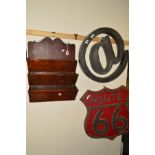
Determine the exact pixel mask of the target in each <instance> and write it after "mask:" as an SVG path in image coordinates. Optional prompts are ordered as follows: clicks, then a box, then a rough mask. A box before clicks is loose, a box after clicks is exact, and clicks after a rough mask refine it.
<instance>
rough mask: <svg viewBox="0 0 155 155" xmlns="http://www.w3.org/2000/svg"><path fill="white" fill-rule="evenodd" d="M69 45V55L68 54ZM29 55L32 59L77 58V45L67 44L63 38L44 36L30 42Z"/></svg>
mask: <svg viewBox="0 0 155 155" xmlns="http://www.w3.org/2000/svg"><path fill="white" fill-rule="evenodd" d="M67 47H68V51H69V55H66V50H67ZM28 57H29V58H31V59H52V60H53V59H54V60H55V59H57V60H75V45H74V44H65V43H64V42H63V41H62V40H61V39H59V38H56V39H54V40H52V39H51V38H48V37H46V38H44V39H43V40H41V41H39V42H36V41H33V42H32V41H29V42H28Z"/></svg>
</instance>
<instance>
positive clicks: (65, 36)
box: [26, 29, 129, 45]
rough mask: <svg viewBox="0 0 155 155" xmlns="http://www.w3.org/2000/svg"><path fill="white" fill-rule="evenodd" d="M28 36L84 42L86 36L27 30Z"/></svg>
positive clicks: (127, 42)
mask: <svg viewBox="0 0 155 155" xmlns="http://www.w3.org/2000/svg"><path fill="white" fill-rule="evenodd" d="M26 34H27V35H32V36H45V37H55V38H61V39H72V40H84V38H85V37H86V36H84V35H79V34H76V35H77V38H76V35H75V34H67V33H59V32H48V31H40V30H33V29H27V30H26ZM100 40H101V39H100V38H99V37H96V38H94V39H93V41H94V42H99V41H100ZM111 42H112V43H113V44H115V42H114V40H113V39H111ZM124 44H125V45H129V41H128V40H124Z"/></svg>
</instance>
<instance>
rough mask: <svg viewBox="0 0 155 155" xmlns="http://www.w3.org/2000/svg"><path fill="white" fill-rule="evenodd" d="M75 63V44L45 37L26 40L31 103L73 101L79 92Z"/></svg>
mask: <svg viewBox="0 0 155 155" xmlns="http://www.w3.org/2000/svg"><path fill="white" fill-rule="evenodd" d="M76 65H77V61H76V60H75V45H74V44H65V43H64V42H63V41H62V40H61V39H58V38H56V39H54V40H52V39H50V38H48V37H46V38H44V39H43V40H41V41H39V42H36V41H33V42H32V41H30V42H28V58H27V66H28V71H29V73H28V81H29V85H30V87H29V91H28V93H29V100H30V102H46V101H64V100H74V99H75V98H76V95H77V92H78V89H77V88H76V86H75V83H76V81H77V78H78V74H76V73H75V70H76Z"/></svg>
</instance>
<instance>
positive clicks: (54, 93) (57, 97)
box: [29, 86, 78, 102]
mask: <svg viewBox="0 0 155 155" xmlns="http://www.w3.org/2000/svg"><path fill="white" fill-rule="evenodd" d="M77 92H78V89H77V88H76V87H75V86H73V87H71V86H70V87H69V88H64V86H62V87H57V86H56V88H55V87H53V89H52V88H50V87H47V88H46V86H45V87H42V88H40V87H38V88H37V87H30V89H29V100H30V102H47V101H63V100H74V99H75V98H76V95H77Z"/></svg>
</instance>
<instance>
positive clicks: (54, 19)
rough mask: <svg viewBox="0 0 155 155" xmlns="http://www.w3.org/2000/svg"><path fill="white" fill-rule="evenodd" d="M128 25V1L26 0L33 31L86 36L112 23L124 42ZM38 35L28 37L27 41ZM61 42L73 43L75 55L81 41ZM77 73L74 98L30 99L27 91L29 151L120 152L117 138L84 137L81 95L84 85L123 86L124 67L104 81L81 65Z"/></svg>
mask: <svg viewBox="0 0 155 155" xmlns="http://www.w3.org/2000/svg"><path fill="white" fill-rule="evenodd" d="M128 25H129V23H128V0H27V28H31V29H39V30H46V31H56V32H64V33H73V34H74V33H78V34H83V35H87V34H88V33H90V32H91V31H93V30H95V29H96V28H99V27H112V28H114V29H116V30H117V31H118V32H119V33H120V34H121V36H122V37H123V39H126V40H128V37H129V36H128ZM42 38H43V37H34V36H27V41H28V40H40V39H42ZM63 41H64V42H66V43H68V42H70V43H75V44H76V59H77V55H78V51H79V46H80V44H81V42H80V41H73V40H63ZM76 72H77V73H78V74H79V78H78V80H77V84H76V85H77V87H78V88H79V92H78V95H77V98H76V100H75V101H63V102H48V103H29V101H28V95H27V155H120V149H121V136H119V137H117V138H115V139H114V140H113V141H111V140H108V139H104V138H102V139H92V138H89V137H88V136H87V135H86V133H85V131H84V119H85V116H86V108H85V106H84V105H83V103H82V102H81V101H80V100H79V99H80V97H81V96H82V95H83V94H84V92H85V91H86V90H87V89H90V90H100V89H102V88H103V86H107V87H109V88H116V87H119V86H120V85H122V84H124V85H125V81H126V69H125V71H124V72H123V73H122V74H121V76H120V77H118V78H117V79H116V80H114V81H112V82H109V83H105V84H102V83H97V82H94V81H92V80H90V79H89V78H87V77H86V76H85V75H84V74H83V72H82V71H81V69H80V67H79V64H78V66H77V70H76ZM27 88H28V87H27Z"/></svg>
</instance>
